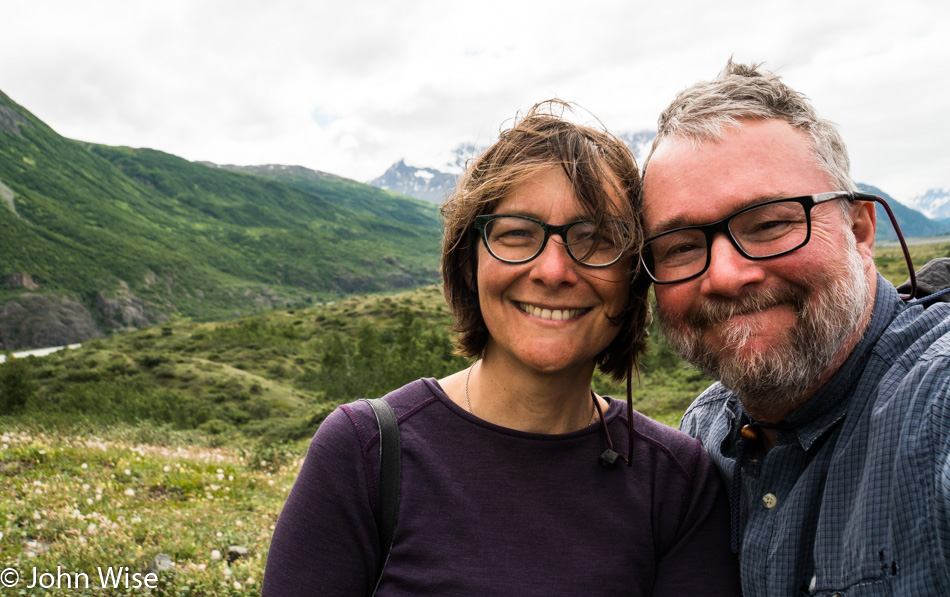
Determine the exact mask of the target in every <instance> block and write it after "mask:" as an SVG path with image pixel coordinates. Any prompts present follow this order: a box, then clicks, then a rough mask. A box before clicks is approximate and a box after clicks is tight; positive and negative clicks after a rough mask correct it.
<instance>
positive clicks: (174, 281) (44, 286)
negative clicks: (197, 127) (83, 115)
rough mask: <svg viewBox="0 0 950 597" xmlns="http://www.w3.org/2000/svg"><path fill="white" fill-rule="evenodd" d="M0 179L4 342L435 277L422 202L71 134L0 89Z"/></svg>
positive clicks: (31, 341)
mask: <svg viewBox="0 0 950 597" xmlns="http://www.w3.org/2000/svg"><path fill="white" fill-rule="evenodd" d="M0 184H2V185H3V186H2V187H0V255H2V259H0V350H2V349H13V348H30V347H34V346H43V345H59V344H69V343H75V342H81V341H83V340H86V339H88V338H90V337H98V336H101V335H102V334H105V333H109V332H114V331H122V330H125V329H132V328H135V327H140V326H142V325H149V324H154V323H159V322H161V321H165V320H167V319H168V318H184V319H196V320H206V319H215V318H217V319H221V318H230V317H233V316H234V315H237V314H238V313H248V312H254V311H258V310H261V309H267V308H275V307H290V306H293V305H305V304H312V303H314V302H319V301H323V300H333V299H335V298H339V297H342V296H346V295H349V294H352V293H365V292H378V291H389V290H397V289H403V288H410V287H415V286H421V285H424V284H431V283H433V282H436V281H437V280H438V256H439V240H440V239H439V237H440V229H441V228H440V222H439V220H438V213H437V209H436V208H435V207H434V206H431V207H427V206H424V205H421V204H420V202H418V201H416V200H413V199H409V198H404V197H400V196H398V195H395V194H393V193H388V192H385V191H381V190H379V189H376V188H374V187H371V186H369V185H365V184H361V183H357V182H355V181H349V180H348V179H343V178H342V177H334V176H332V175H328V176H327V177H325V179H323V180H322V182H321V185H322V186H321V187H320V188H319V189H318V188H315V187H314V188H310V189H307V188H303V187H301V186H299V185H297V186H295V185H291V184H287V183H285V182H281V181H279V180H274V179H269V178H267V177H263V176H256V175H253V174H249V173H242V172H235V171H230V170H227V169H223V168H213V167H210V166H208V165H204V164H200V163H197V162H189V161H187V160H185V159H183V158H180V157H177V156H173V155H171V154H167V153H164V152H161V151H157V150H152V149H147V148H144V149H133V148H129V147H110V146H105V145H99V144H94V143H86V142H82V141H75V140H71V139H67V138H65V137H62V136H60V135H59V134H57V133H56V132H55V131H53V130H52V129H51V128H50V127H48V126H47V125H46V124H45V123H43V122H42V121H41V120H39V119H38V118H36V117H35V116H34V115H33V114H31V113H30V112H29V111H28V110H26V109H25V108H23V107H22V106H19V105H18V104H16V103H15V102H14V101H13V100H11V99H10V98H9V97H8V96H6V95H5V94H3V93H2V92H0ZM393 212H402V213H403V214H405V217H403V218H402V220H400V221H398V222H394V221H393V219H392V218H391V217H390V216H389V215H387V214H392V213H393Z"/></svg>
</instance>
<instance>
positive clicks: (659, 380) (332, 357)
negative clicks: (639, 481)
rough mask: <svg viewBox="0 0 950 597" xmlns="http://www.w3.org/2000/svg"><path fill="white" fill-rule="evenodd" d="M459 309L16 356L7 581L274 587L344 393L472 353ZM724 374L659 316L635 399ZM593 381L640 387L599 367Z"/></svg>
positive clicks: (939, 251)
mask: <svg viewBox="0 0 950 597" xmlns="http://www.w3.org/2000/svg"><path fill="white" fill-rule="evenodd" d="M912 252H913V254H914V260H915V263H917V264H918V266H919V265H921V264H923V263H924V262H926V261H927V260H928V259H930V258H933V257H936V256H950V243H941V244H930V245H927V244H924V245H915V246H914V247H912ZM877 260H878V267H879V269H880V271H882V273H884V274H885V276H886V277H888V278H889V279H890V280H892V281H893V282H895V283H900V282H902V281H903V280H904V278H906V271H905V269H904V267H903V261H902V258H901V256H900V252H899V249H895V248H882V249H880V250H879V251H878V256H877ZM449 323H450V319H449V315H448V313H447V311H446V309H445V307H444V304H443V301H442V297H441V291H440V288H439V287H437V286H428V287H424V288H420V289H416V290H413V291H408V292H403V293H400V294H394V295H369V296H363V297H354V298H349V299H345V300H341V301H337V302H334V303H331V304H326V305H320V306H316V307H312V308H307V309H285V310H278V311H271V312H267V313H260V314H257V315H254V316H251V317H245V318H242V319H237V320H233V321H227V322H216V323H196V322H189V321H179V322H173V323H165V324H163V325H160V326H156V327H152V328H147V329H142V330H138V331H135V332H131V333H127V334H121V335H114V336H111V337H109V338H106V339H103V340H96V341H93V342H90V343H88V344H86V345H84V346H82V347H81V348H79V349H76V350H64V351H60V352H57V353H54V354H52V355H49V356H46V357H43V358H24V359H10V360H8V361H7V362H6V363H4V364H2V365H0V495H2V496H3V498H2V499H0V569H2V572H0V583H6V584H4V585H3V587H0V594H3V595H138V594H151V595H256V594H259V592H260V583H261V579H262V575H263V570H264V566H265V563H266V556H267V548H268V545H269V539H270V536H271V533H272V531H273V528H274V524H275V522H276V520H277V516H278V514H279V512H280V508H281V506H282V504H283V501H284V499H285V498H286V495H287V492H288V491H289V488H290V486H291V485H292V483H293V481H294V478H295V476H296V473H297V471H298V470H299V467H300V464H301V462H302V459H303V456H304V454H305V453H306V449H307V440H308V438H309V437H310V436H311V435H312V434H313V432H314V430H315V429H316V428H317V427H318V426H319V424H320V422H321V421H322V420H323V418H325V417H326V415H327V414H329V413H330V412H331V411H332V410H333V409H334V408H335V407H336V406H337V405H338V404H340V403H342V402H348V401H350V400H353V399H356V398H360V397H368V396H378V395H382V394H384V393H385V392H387V391H388V390H390V389H393V388H395V387H398V386H400V385H402V384H404V383H406V382H408V381H410V380H412V379H415V378H418V377H420V376H434V377H439V376H442V375H445V374H447V373H449V372H452V371H455V370H458V369H460V368H463V367H465V366H467V361H465V360H464V359H461V358H460V357H458V356H456V355H455V354H454V353H453V348H452V344H451V336H450V334H449V332H448V331H447V328H448V325H449ZM709 383H710V380H708V379H706V378H704V377H703V376H702V375H701V374H699V373H698V372H697V371H695V370H694V369H692V368H690V367H689V366H687V365H685V364H684V363H683V362H682V361H681V360H680V359H679V358H678V357H677V356H676V355H675V354H674V353H673V352H672V350H670V348H669V346H668V345H666V343H665V341H664V340H663V338H662V336H661V335H660V334H659V333H658V332H657V330H653V331H652V333H651V337H650V350H649V352H648V354H647V355H646V356H645V357H644V358H643V360H642V363H641V367H640V375H639V383H638V384H637V383H635V397H634V399H635V407H636V408H637V409H638V410H640V411H641V412H643V413H645V414H647V415H648V416H651V417H653V418H656V419H658V420H660V421H662V422H664V423H666V424H668V425H674V426H675V425H676V424H677V422H678V420H679V417H680V416H681V415H682V412H683V410H684V409H685V408H686V406H687V405H688V404H689V402H690V401H691V400H692V399H693V398H694V397H695V396H696V395H697V394H698V393H699V392H701V391H702V390H703V389H704V388H705V387H706V386H708V384H709ZM594 386H595V389H596V390H597V391H598V392H601V393H605V394H611V395H614V396H623V389H622V387H621V386H620V385H619V384H616V383H615V382H612V381H611V380H609V379H607V378H606V377H604V376H602V375H600V374H598V375H597V377H596V378H595V382H594ZM34 571H35V572H34ZM103 572H105V573H106V574H108V575H111V576H109V577H108V578H107V579H106V580H107V583H106V584H107V585H108V586H107V587H102V586H101V582H100V580H101V579H100V576H99V575H100V574H101V573H103ZM34 573H35V574H37V575H40V576H39V577H38V580H39V582H40V584H39V585H38V586H36V587H33V588H29V587H28V585H29V584H31V583H32V582H33V578H34ZM148 574H151V575H153V576H146V575H148ZM14 575H15V576H16V577H17V578H16V579H14ZM43 575H45V576H43ZM151 579H154V582H152V580H151ZM14 580H15V582H14ZM146 580H147V581H148V584H149V586H148V588H146V586H144V583H145V582H146ZM137 582H138V583H139V584H138V585H136V583H137ZM67 584H68V585H69V586H67ZM77 585H80V586H77Z"/></svg>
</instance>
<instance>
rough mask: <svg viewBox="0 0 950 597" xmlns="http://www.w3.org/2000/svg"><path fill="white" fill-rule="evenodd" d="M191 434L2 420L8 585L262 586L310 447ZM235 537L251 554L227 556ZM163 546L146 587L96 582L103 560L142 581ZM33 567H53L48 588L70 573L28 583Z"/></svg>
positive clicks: (161, 589) (193, 591)
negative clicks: (270, 448)
mask: <svg viewBox="0 0 950 597" xmlns="http://www.w3.org/2000/svg"><path fill="white" fill-rule="evenodd" d="M196 441H197V438H196V437H193V436H192V437H176V436H175V434H173V433H170V432H168V431H167V430H163V429H152V428H148V427H147V426H140V427H138V428H135V429H131V428H125V427H113V428H111V429H108V430H105V433H104V434H102V435H98V434H94V433H90V432H89V431H88V430H86V431H84V432H82V433H68V432H67V433H57V434H55V435H54V434H49V433H45V432H43V431H42V430H39V429H37V428H35V427H33V426H29V425H12V426H4V428H3V430H2V432H0V494H2V495H3V496H4V499H3V500H0V567H2V568H4V569H7V568H12V569H13V570H16V571H17V572H18V573H19V576H20V582H19V584H18V585H16V586H14V587H12V588H4V589H3V590H2V592H3V594H4V595H62V596H67V595H143V594H151V595H156V596H171V595H181V596H185V595H260V586H261V579H262V578H263V572H264V563H265V561H266V559H265V558H266V555H267V548H268V545H269V543H270V537H271V533H272V532H273V525H274V524H275V523H276V520H277V515H278V514H279V512H280V508H281V505H282V504H283V501H284V499H285V498H286V496H287V492H288V491H289V489H290V486H291V484H292V483H293V480H294V477H295V476H296V471H297V469H298V468H299V466H300V463H301V461H302V455H303V451H295V453H293V454H290V453H288V452H279V453H278V454H279V459H278V461H276V462H274V461H265V460H263V459H262V457H261V455H260V454H257V453H254V452H251V451H246V450H244V451H242V450H237V449H234V448H221V447H217V448H216V447H210V446H208V445H201V444H196V443H195V442H196ZM144 442H148V443H144ZM183 442H188V443H183ZM232 545H236V546H239V547H242V548H244V549H246V550H247V552H246V555H244V556H242V557H236V552H233V553H231V555H230V556H229V547H230V546H232ZM161 554H164V556H166V557H167V558H168V559H167V560H166V561H170V562H172V563H173V566H170V567H168V569H166V570H164V571H159V572H155V573H154V574H155V577H153V578H154V579H155V582H154V584H151V586H152V587H154V589H153V590H151V591H150V592H149V591H146V590H144V589H143V588H136V587H135V585H134V584H132V582H130V585H131V586H130V587H129V588H126V586H125V584H124V583H123V582H121V581H120V582H119V583H118V586H114V580H113V582H110V583H107V586H108V587H109V588H108V589H103V588H101V586H100V575H99V570H98V569H100V568H101V569H108V568H112V569H113V570H117V569H118V568H119V567H128V568H129V573H130V577H131V575H134V574H137V575H139V577H138V578H139V579H143V578H144V575H145V574H146V573H148V572H149V571H150V570H154V569H155V561H156V559H158V558H159V556H160V555H161ZM229 559H230V560H232V561H229ZM34 569H35V570H36V571H37V574H38V575H41V574H44V573H48V574H51V575H52V576H50V577H48V578H47V581H46V582H45V583H44V584H42V585H41V586H47V587H49V586H50V585H51V584H53V583H54V582H57V581H55V580H54V578H55V576H56V575H57V572H58V571H62V572H66V573H68V575H69V578H68V580H66V579H60V580H59V581H58V586H57V585H53V586H52V587H51V588H48V589H40V587H35V588H33V589H27V588H26V587H27V586H28V585H29V584H30V583H32V578H33V570H34ZM159 570H161V569H159ZM79 574H82V575H85V578H84V577H82V576H77V575H79ZM4 580H9V577H4ZM67 583H70V584H68V585H67ZM5 586H6V585H5Z"/></svg>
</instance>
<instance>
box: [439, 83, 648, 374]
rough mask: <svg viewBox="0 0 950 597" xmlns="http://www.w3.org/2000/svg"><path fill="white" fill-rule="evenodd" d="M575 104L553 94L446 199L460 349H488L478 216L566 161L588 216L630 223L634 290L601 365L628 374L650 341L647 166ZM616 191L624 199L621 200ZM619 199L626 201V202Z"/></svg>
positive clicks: (447, 274)
mask: <svg viewBox="0 0 950 597" xmlns="http://www.w3.org/2000/svg"><path fill="white" fill-rule="evenodd" d="M565 112H573V110H572V107H571V105H570V104H568V103H566V102H563V101H560V100H548V101H545V102H541V103H539V104H535V105H534V106H533V107H532V108H531V109H530V110H529V111H528V113H527V114H525V115H524V116H523V117H518V118H516V119H515V120H514V122H513V123H512V125H511V127H510V128H508V129H506V130H503V131H502V132H501V134H500V135H499V138H498V140H497V141H496V142H495V143H494V144H493V145H492V146H491V147H489V148H488V150H487V151H485V153H483V154H482V155H481V156H479V157H478V158H475V159H474V160H473V161H472V162H471V163H470V164H469V166H468V167H467V169H466V170H465V173H464V174H463V175H462V177H461V178H460V179H459V182H458V185H457V186H456V188H455V190H454V191H453V193H452V194H451V195H450V196H449V197H448V199H447V200H446V201H445V203H443V205H442V220H443V224H444V226H445V237H444V239H443V243H442V282H443V291H444V293H445V300H446V302H447V303H448V305H449V308H450V309H451V311H452V314H453V315H454V316H455V326H454V328H453V329H454V331H455V332H457V334H458V336H457V338H456V346H457V349H458V352H459V353H460V354H462V355H464V356H466V357H469V358H476V357H478V356H480V355H481V354H482V352H483V351H484V350H485V345H486V343H487V342H488V337H489V333H488V329H487V328H486V327H485V321H484V319H483V318H482V313H481V308H480V305H479V302H478V287H477V284H478V281H477V279H476V276H475V272H476V271H477V267H476V266H477V261H476V260H477V255H478V251H477V248H478V242H479V237H478V233H477V232H476V230H475V217H476V216H478V215H482V214H488V213H491V212H492V210H493V209H494V208H495V206H496V205H497V204H498V202H499V201H501V200H502V199H503V198H504V197H505V196H507V195H508V194H509V193H511V191H512V190H513V189H514V188H515V187H516V186H517V185H518V184H520V183H522V182H524V181H525V180H527V179H528V178H530V177H532V176H533V175H535V174H538V173H539V172H542V171H545V170H547V169H550V168H552V167H556V168H561V169H562V170H563V171H564V173H565V174H566V175H567V177H568V179H569V180H570V182H571V185H572V187H573V188H574V194H575V196H576V197H577V200H578V201H579V202H580V204H581V207H582V209H583V210H584V214H585V217H586V218H588V219H590V220H593V221H594V222H598V223H599V222H603V221H606V220H620V221H623V222H625V223H626V224H627V226H628V230H629V233H630V234H629V235H628V238H627V243H626V244H627V251H629V252H630V253H631V255H632V257H633V258H632V259H628V260H627V262H629V263H630V271H629V275H628V279H629V284H630V292H629V298H628V301H627V305H626V308H625V309H624V311H623V312H622V313H620V314H619V315H618V316H617V317H616V318H615V323H616V324H618V326H619V328H620V330H619V332H618V334H617V337H616V338H615V339H614V340H613V342H611V343H610V345H609V346H607V348H606V349H604V351H603V352H601V353H600V354H599V355H598V356H597V359H596V360H597V364H598V365H599V366H600V369H601V371H603V372H604V373H607V374H609V375H611V376H613V378H614V379H616V380H618V381H620V380H622V379H623V378H624V377H626V376H628V375H629V372H630V371H631V370H632V369H633V367H634V366H635V364H636V359H637V357H638V355H639V354H640V353H641V352H642V351H643V349H644V347H645V342H646V331H647V326H648V325H649V321H650V306H649V299H648V296H647V293H648V290H649V285H650V283H649V278H648V277H647V276H645V275H643V274H642V273H641V272H640V267H639V266H640V261H639V259H638V254H639V249H640V245H641V243H642V240H643V233H642V227H641V225H640V217H639V216H640V211H641V200H640V173H639V171H638V169H637V164H636V161H635V160H634V158H633V154H632V153H631V152H630V149H629V148H628V147H627V146H626V144H624V142H623V141H621V140H620V139H618V138H617V137H615V136H613V135H611V134H610V133H608V132H607V131H605V130H603V128H599V129H598V128H593V127H590V126H586V125H580V124H575V123H573V122H570V121H568V120H566V119H565V118H564V114H565ZM611 196H614V197H618V198H620V199H621V201H619V202H615V201H614V200H612V199H611ZM618 203H619V205H618Z"/></svg>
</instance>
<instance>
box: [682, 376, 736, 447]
mask: <svg viewBox="0 0 950 597" xmlns="http://www.w3.org/2000/svg"><path fill="white" fill-rule="evenodd" d="M738 409H739V400H738V399H737V398H736V395H735V394H733V393H732V392H731V391H730V390H728V389H726V387H725V386H723V385H722V384H721V383H720V382H716V383H714V384H713V385H711V386H709V387H708V388H707V389H706V390H705V391H704V392H703V393H702V394H700V395H699V396H698V397H697V398H696V399H695V400H693V403H692V404H690V406H689V408H687V409H686V412H685V413H684V414H683V419H682V421H680V430H681V431H683V432H685V433H687V434H689V435H691V436H693V437H696V438H701V436H702V435H704V434H706V433H708V432H709V431H710V430H711V429H712V428H713V427H714V425H713V423H714V422H716V421H717V420H719V421H722V420H725V421H731V420H732V419H734V418H735V415H736V412H737V411H738Z"/></svg>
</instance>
